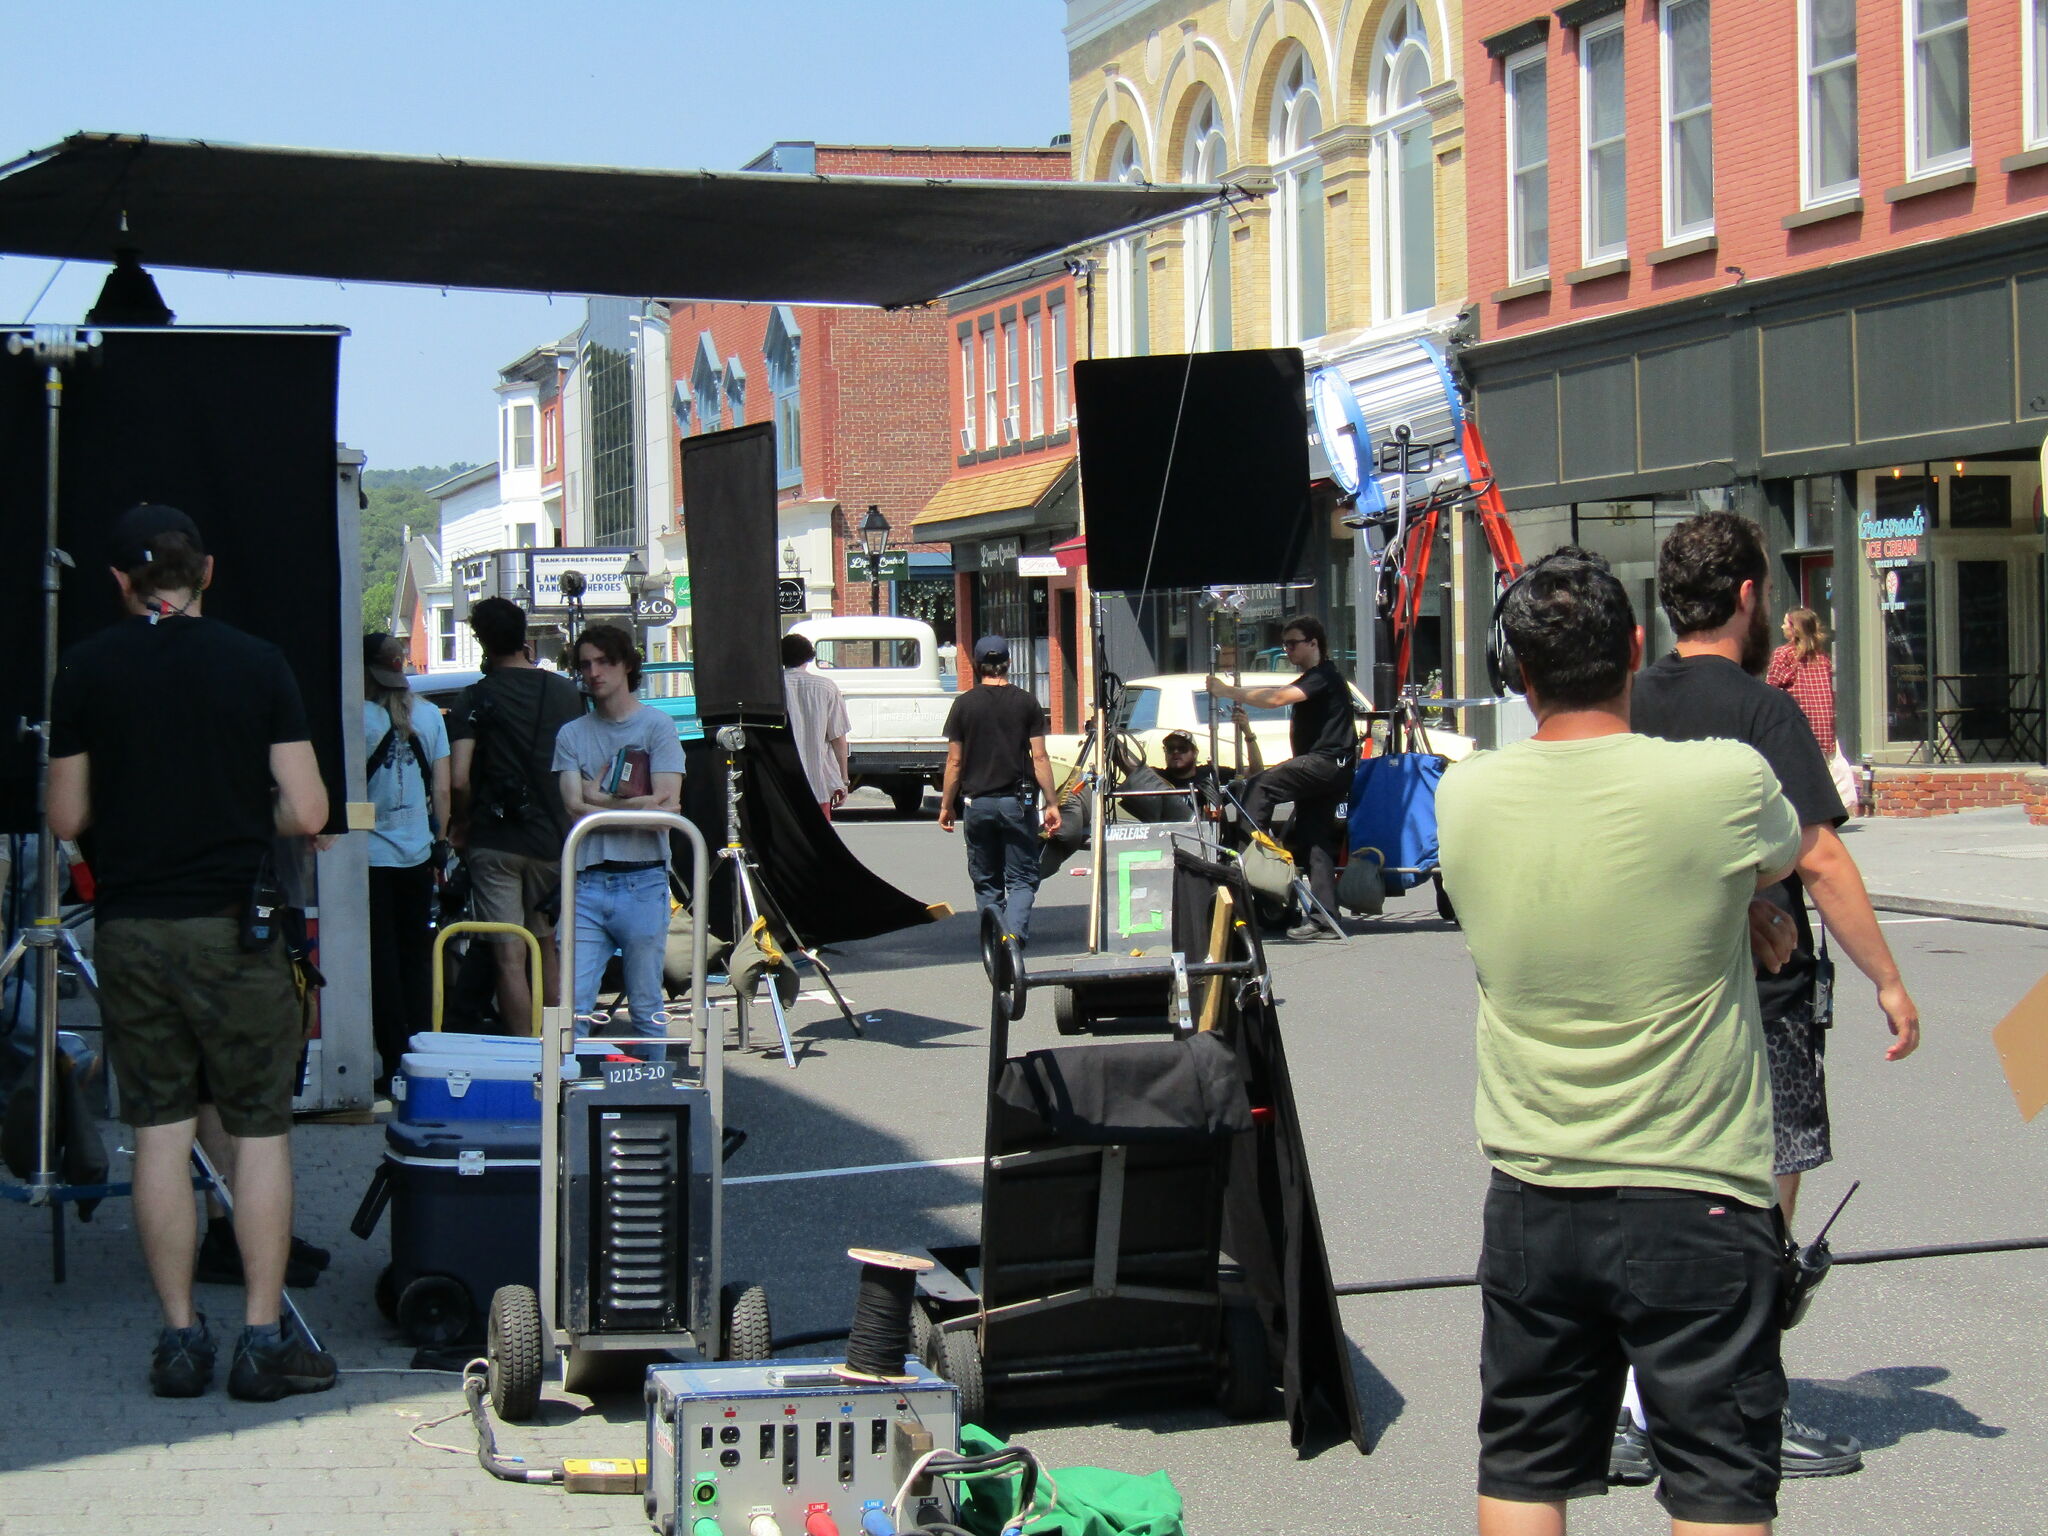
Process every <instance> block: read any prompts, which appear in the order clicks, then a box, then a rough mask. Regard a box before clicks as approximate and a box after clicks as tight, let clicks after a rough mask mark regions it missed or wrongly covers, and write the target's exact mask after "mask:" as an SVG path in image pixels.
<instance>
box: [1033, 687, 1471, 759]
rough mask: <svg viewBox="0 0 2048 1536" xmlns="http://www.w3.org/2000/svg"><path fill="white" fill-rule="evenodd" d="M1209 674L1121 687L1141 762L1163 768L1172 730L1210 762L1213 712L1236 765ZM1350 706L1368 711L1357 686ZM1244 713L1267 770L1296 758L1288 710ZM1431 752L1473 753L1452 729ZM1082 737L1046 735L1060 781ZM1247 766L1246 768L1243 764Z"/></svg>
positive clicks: (1220, 739)
mask: <svg viewBox="0 0 2048 1536" xmlns="http://www.w3.org/2000/svg"><path fill="white" fill-rule="evenodd" d="M1300 675H1301V674H1300V673H1298V672H1245V673H1241V674H1240V675H1239V677H1238V681H1239V682H1240V683H1242V684H1243V685H1244V686H1245V687H1247V688H1284V687H1285V686H1286V685H1287V684H1289V683H1291V682H1293V681H1294V680H1295V678H1297V677H1299V676H1300ZM1206 682H1207V674H1205V673H1200V672H1171V673H1165V674H1162V675H1160V676H1157V677H1139V678H1133V679H1131V680H1130V681H1129V682H1127V683H1125V684H1124V709H1123V728H1124V730H1125V731H1126V732H1127V733H1128V734H1129V735H1131V736H1134V737H1136V738H1137V739H1138V740H1139V741H1140V742H1142V743H1143V744H1144V747H1145V760H1146V761H1147V762H1148V763H1150V764H1152V766H1153V767H1155V768H1160V767H1164V766H1165V765H1166V748H1165V746H1164V743H1165V740H1166V737H1167V735H1168V734H1169V733H1170V732H1173V731H1186V732H1187V733H1188V734H1189V735H1191V736H1193V737H1194V738H1195V755H1196V757H1197V758H1198V759H1199V760H1200V761H1202V762H1207V761H1208V760H1209V718H1210V712H1211V710H1212V709H1213V710H1214V711H1215V712H1216V714H1215V718H1216V726H1217V754H1218V756H1219V757H1221V759H1222V761H1223V766H1224V767H1226V768H1234V767H1236V766H1237V765H1238V758H1237V755H1236V750H1235V743H1236V739H1237V733H1236V731H1235V729H1234V728H1233V727H1232V725H1231V723H1230V716H1231V710H1232V706H1231V704H1230V702H1229V701H1228V700H1227V699H1218V698H1214V697H1212V696H1211V695H1210V693H1209V691H1208V689H1207V688H1206V687H1205V686H1204V684H1205V683H1206ZM1351 707H1352V708H1353V709H1354V710H1355V711H1357V712H1358V713H1359V714H1360V715H1361V716H1363V715H1364V713H1365V710H1366V707H1367V706H1366V700H1365V696H1364V695H1363V694H1361V693H1360V692H1359V691H1358V689H1357V687H1356V685H1351ZM1245 714H1246V715H1248V716H1250V718H1251V733H1252V735H1253V736H1254V737H1256V738H1257V740H1258V744H1259V757H1260V760H1261V761H1262V762H1263V763H1264V765H1265V766H1266V767H1268V768H1270V767H1272V766H1273V764H1275V763H1279V762H1285V761H1286V760H1287V759H1288V758H1289V757H1292V756H1293V755H1294V751H1293V748H1292V746H1291V745H1290V744H1289V741H1288V734H1287V709H1286V708H1285V706H1282V707H1280V708H1278V709H1254V708H1252V707H1251V706H1250V705H1246V706H1245ZM1359 730H1360V734H1361V735H1363V734H1364V730H1365V722H1364V720H1363V719H1362V718H1361V719H1360V721H1359ZM1427 735H1428V738H1429V746H1430V748H1431V750H1433V751H1436V752H1441V753H1442V754H1443V755H1444V756H1445V757H1448V758H1450V759H1451V760H1452V761H1453V762H1455V761H1457V760H1458V759H1459V758H1462V757H1465V756H1466V755H1468V754H1469V753H1470V752H1471V751H1472V746H1473V742H1472V738H1471V737H1469V736H1460V735H1458V734H1457V733H1456V732H1453V731H1438V730H1432V731H1429V732H1427ZM1082 740H1083V738H1082V737H1080V736H1069V735H1060V736H1048V737H1046V739H1045V749H1046V755H1047V756H1048V757H1050V758H1051V759H1052V764H1053V773H1054V775H1055V777H1064V776H1065V775H1066V773H1067V772H1068V771H1069V770H1071V769H1072V767H1073V766H1074V763H1075V760H1076V759H1077V758H1078V757H1079V756H1080V752H1081V743H1082ZM1245 766H1246V767H1249V766H1250V764H1249V762H1247V763H1246V764H1245Z"/></svg>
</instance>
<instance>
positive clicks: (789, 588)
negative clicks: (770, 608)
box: [775, 576, 804, 613]
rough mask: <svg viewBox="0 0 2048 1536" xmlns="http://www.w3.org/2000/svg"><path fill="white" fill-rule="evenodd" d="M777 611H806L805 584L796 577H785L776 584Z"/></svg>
mask: <svg viewBox="0 0 2048 1536" xmlns="http://www.w3.org/2000/svg"><path fill="white" fill-rule="evenodd" d="M775 611H776V612H777V613H802V612H803V611H804V584H803V583H802V582H801V581H799V580H797V578H796V577H794V576H783V577H779V578H777V580H776V582H775Z"/></svg>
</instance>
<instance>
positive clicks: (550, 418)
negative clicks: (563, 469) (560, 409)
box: [540, 411, 562, 469]
mask: <svg viewBox="0 0 2048 1536" xmlns="http://www.w3.org/2000/svg"><path fill="white" fill-rule="evenodd" d="M560 424H561V418H560V415H559V413H557V412H555V411H542V412H541V413H540V467H541V468H542V469H553V468H554V467H555V466H556V465H558V464H559V463H561V462H562V451H561V449H560V447H558V446H557V444H556V441H555V430H556V428H557V427H558V426H559V425H560Z"/></svg>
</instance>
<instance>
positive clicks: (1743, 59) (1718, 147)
mask: <svg viewBox="0 0 2048 1536" xmlns="http://www.w3.org/2000/svg"><path fill="white" fill-rule="evenodd" d="M1466 38H1467V42H1466V48H1465V52H1466V57H1465V65H1464V73H1465V77H1466V79H1467V80H1468V81H1469V82H1470V90H1469V94H1470V100H1469V103H1468V110H1467V117H1466V142H1467V147H1468V150H1469V164H1468V169H1467V176H1468V192H1469V195H1470V225H1469V229H1470V233H1469V241H1470V244H1469V250H1468V265H1469V270H1470V273H1471V283H1472V289H1473V292H1474V295H1475V299H1476V303H1475V306H1474V308H1475V311H1476V322H1477V330H1478V341H1477V344H1476V345H1474V346H1472V347H1471V348H1470V349H1468V350H1467V351H1466V352H1465V353H1464V354H1463V363H1464V367H1465V369H1466V371H1467V374H1468V376H1469V378H1470V380H1471V382H1472V385H1473V388H1474V391H1475V394H1476V401H1477V411H1478V416H1479V420H1480V423H1481V425H1482V427H1483V428H1484V429H1485V431H1486V434H1487V440H1488V443H1489V446H1490V448H1491V450H1492V458H1493V464H1494V468H1495V470H1496V471H1497V472H1498V473H1499V475H1500V477H1501V480H1502V483H1503V486H1504V489H1505V491H1506V494H1507V498H1508V503H1509V506H1510V507H1511V508H1513V509H1514V510H1515V513H1516V521H1517V523H1518V524H1519V526H1520V529H1521V540H1522V544H1523V547H1524V548H1525V549H1529V550H1531V551H1534V550H1540V549H1543V548H1547V547H1549V546H1551V545H1554V544H1556V543H1558V542H1561V541H1562V540H1564V539H1566V538H1574V539H1577V540H1578V541H1579V542H1581V543H1583V544H1586V545H1589V546H1591V547H1593V548H1595V549H1599V550H1601V551H1603V552H1604V553H1606V554H1607V555H1608V556H1609V557H1610V558H1611V559H1612V560H1614V562H1615V564H1616V567H1617V570H1618V571H1619V572H1620V573H1621V574H1622V575H1623V577H1624V579H1625V580H1626V581H1627V582H1628V583H1629V585H1630V587H1631V590H1632V592H1633V593H1634V594H1635V595H1636V599H1637V603H1638V607H1639V609H1640V610H1641V611H1642V614H1643V617H1644V618H1645V621H1646V622H1647V623H1650V624H1651V625H1652V628H1653V637H1652V638H1653V642H1654V643H1657V644H1662V643H1664V642H1666V641H1667V640H1668V634H1667V633H1666V632H1664V630H1663V620H1662V616H1661V614H1659V613H1657V611H1656V605H1655V590H1654V561H1655V551H1656V547H1657V544H1658V542H1659V540H1660V539H1661V537H1662V534H1663V532H1664V531H1666V530H1667V529H1668V528H1669V527H1670V526H1671V525H1672V524H1673V523H1675V522H1676V521H1677V520H1679V519H1682V518H1684V517H1687V516H1690V515H1693V514H1694V513H1695V512H1697V511H1699V510H1701V509H1703V508H1709V507H1725V506H1732V507H1735V508H1737V509H1738V510H1741V511H1744V512H1746V513H1748V514H1750V515H1752V516H1755V517H1756V518H1757V519H1758V520H1759V521H1760V522H1761V523H1762V524H1763V525H1764V527H1765V530H1766V532H1767V535H1768V536H1769V538H1770V540H1771V543H1772V546H1773V549H1774V553H1775V554H1776V555H1777V556H1778V558H1779V559H1780V561H1781V563H1782V568H1781V571H1780V574H1779V579H1778V581H1777V583H1776V585H1777V589H1778V593H1777V604H1776V606H1777V607H1778V608H1779V609H1780V610H1782V609H1784V608H1788V607H1791V606H1794V605H1795V604H1801V605H1804V606H1807V607H1811V608H1814V609H1815V610H1817V611H1818V612H1820V613H1821V615H1822V617H1823V619H1824V620H1825V621H1826V622H1827V623H1828V624H1829V626H1830V627H1831V628H1832V629H1833V631H1834V632H1835V652H1834V655H1835V665H1836V684H1837V695H1838V697H1837V720H1838V727H1839V731H1840V735H1841V739H1842V745H1843V747H1844V749H1845V750H1846V751H1847V752H1848V754H1849V755H1850V756H1851V757H1852V758H1862V759H1864V760H1866V761H1869V762H1871V763H1873V764H1874V765H1875V766H1876V767H1877V768H1878V769H1879V770H1880V777H1881V779H1882V781H1883V783H1884V785H1885V790H1884V793H1883V795H1882V797H1881V798H1882V800H1883V802H1884V804H1885V805H1886V807H1887V808H1891V809H1895V808H1898V807H1900V806H1905V805H1912V804H1916V803H1919V801H1920V800H1923V799H1925V798H1927V797H1928V796H1930V795H1934V794H1935V793H1936V791H1937V790H1939V798H1942V799H1948V800H1953V799H1955V798H1957V792H1956V791H1955V789H1954V787H1953V785H1951V784H1949V783H1947V782H1946V777H1947V776H1949V775H1950V774H1951V770H1950V768H1949V766H1948V765H1951V764H1954V765H1956V771H1961V772H1962V773H1964V774H1965V775H1966V776H1967V775H1969V774H1973V773H1974V774H1976V775H1978V776H1979V777H1980V778H1981V780H1982V782H1983V784H1984V786H1986V787H1985V789H1984V791H1983V793H1985V794H1990V795H1993V796H1998V797H2003V798H2006V799H2018V798H2021V795H2022V787H2023V786H2024V785H2026V784H2027V783H2029V782H2032V781H2030V780H2029V779H2028V778H2027V770H2026V767H2025V765H2028V764H2032V765H2036V766H2037V767H2038V765H2040V764H2041V763H2042V762H2043V761H2044V752H2048V743H2044V740H2043V734H2044V733H2043V729H2042V719H2043V714H2042V702H2043V697H2042V661H2043V653H2044V648H2048V633H2044V631H2048V619H2044V608H2043V602H2042V591H2043V584H2044V570H2043V547H2042V519H2041V511H2040V506H2041V459H2040V455H2041V450H2042V439H2043V434H2044V432H2048V0H1978V3H1976V4H1974V5H1968V6H1965V4H1964V3H1963V0H1885V3H1877V0H1860V3H1859V0H1793V3H1789V4H1786V5H1782V6H1766V7H1757V6H1753V5H1737V4H1734V3H1732V0H1660V3H1657V4H1651V5H1637V4H1630V5H1624V4H1622V3H1621V0H1576V3H1573V4H1568V5H1565V6H1562V7H1560V8H1558V9H1557V10H1555V11H1554V12H1552V11H1546V10H1543V9H1541V8H1540V7H1538V6H1537V5H1534V4H1531V3H1529V0H1468V3H1467V7H1466ZM1936 768H1939V769H1940V770H1941V772H1942V774H1943V776H1944V778H1943V781H1942V782H1940V783H1938V784H1937V783H1936V781H1935V779H1934V776H1933V772H1932V770H1934V769H1936ZM1916 784H1918V785H1922V786H1924V793H1923V791H1922V789H1916V787H1915V786H1916Z"/></svg>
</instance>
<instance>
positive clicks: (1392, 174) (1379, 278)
mask: <svg viewBox="0 0 2048 1536" xmlns="http://www.w3.org/2000/svg"><path fill="white" fill-rule="evenodd" d="M1404 12H1405V19H1406V21H1407V25H1408V28H1409V29H1410V30H1407V31H1406V32H1405V33H1404V36H1403V37H1402V39H1401V42H1400V44H1399V45H1398V46H1396V47H1395V48H1394V49H1393V50H1392V51H1391V52H1389V49H1388V43H1389V40H1390V39H1391V37H1392V34H1393V31H1394V26H1395V23H1396V22H1397V21H1398V20H1401V19H1402V18H1403V15H1404ZM1411 47H1413V48H1419V49H1420V50H1421V52H1422V56H1423V59H1424V60H1425V62H1426V63H1427V64H1428V66H1429V72H1430V82H1431V86H1434V85H1435V84H1436V60H1435V56H1434V55H1433V54H1432V53H1431V52H1430V42H1429V27H1428V24H1427V22H1426V21H1425V20H1424V19H1423V15H1422V7H1421V6H1420V5H1419V4H1417V3H1416V0H1401V3H1399V4H1396V5H1394V6H1391V7H1389V9H1388V13H1387V17H1386V19H1385V20H1384V21H1383V22H1381V24H1380V35H1379V40H1378V42H1377V43H1376V44H1375V45H1374V48H1373V88H1372V94H1371V97H1370V100H1369V103H1368V109H1369V111H1370V112H1371V114H1372V115H1371V119H1370V126H1371V128H1372V135H1373V137H1372V175H1373V189H1374V195H1373V199H1372V215H1371V229H1372V242H1373V250H1374V252H1375V253H1376V259H1375V260H1374V262H1373V272H1374V279H1373V312H1374V317H1375V318H1376V319H1379V320H1392V319H1396V318H1398V317H1399V316H1401V315H1409V314H1421V313H1423V312H1424V311H1426V310H1429V309H1432V308H1434V307H1435V303H1436V300H1435V288H1436V279H1437V278H1439V277H1440V276H1441V274H1440V273H1438V272H1435V271H1432V273H1431V278H1432V281H1431V284H1430V287H1431V298H1430V302H1429V303H1427V304H1424V305H1422V306H1420V307H1419V308H1416V309H1410V308H1409V307H1408V305H1407V303H1406V302H1405V299H1406V292H1407V287H1408V272H1407V270H1406V267H1405V264H1404V263H1403V261H1402V243H1403V240H1404V238H1405V236H1406V234H1407V226H1406V224H1405V222H1404V213H1403V199H1402V194H1403V193H1404V192H1405V191H1406V183H1405V181H1404V180H1403V176H1402V170H1401V137H1402V135H1404V134H1406V133H1410V132H1413V131H1415V130H1417V129H1420V130H1422V131H1423V132H1425V133H1433V131H1434V129H1433V124H1434V118H1433V116H1432V114H1431V113H1430V110H1429V108H1428V107H1426V106H1424V105H1422V104H1421V102H1420V101H1409V102H1404V103H1401V104H1399V105H1397V106H1394V107H1391V108H1390V107H1389V105H1388V96H1389V93H1390V92H1391V90H1392V89H1393V85H1394V75H1395V70H1396V69H1397V68H1398V67H1399V64H1400V61H1401V56H1402V54H1403V53H1405V52H1407V50H1408V49H1410V48H1411ZM1428 165H1429V170H1428V175H1429V176H1430V179H1431V186H1430V208H1431V213H1432V222H1434V214H1435V210H1436V192H1437V187H1436V185H1435V178H1436V151H1435V147H1434V145H1432V146H1431V149H1430V153H1429V160H1428ZM1430 243H1431V245H1432V247H1434V245H1435V229H1434V228H1432V229H1431V231H1430Z"/></svg>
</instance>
